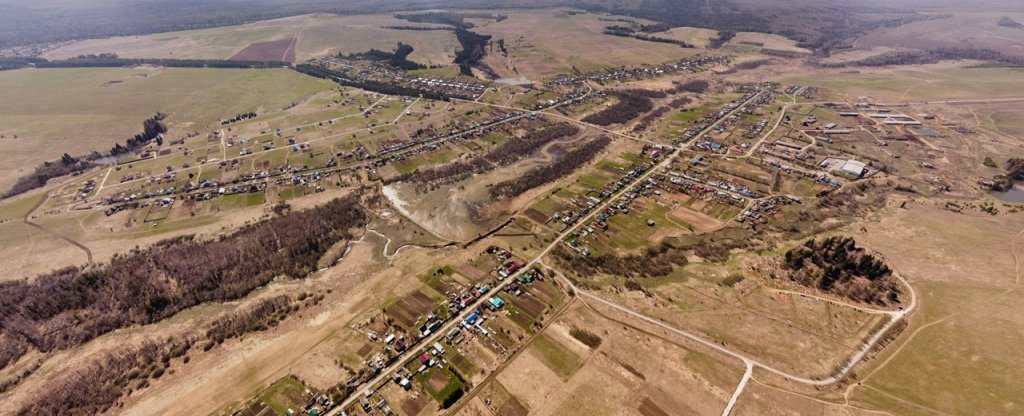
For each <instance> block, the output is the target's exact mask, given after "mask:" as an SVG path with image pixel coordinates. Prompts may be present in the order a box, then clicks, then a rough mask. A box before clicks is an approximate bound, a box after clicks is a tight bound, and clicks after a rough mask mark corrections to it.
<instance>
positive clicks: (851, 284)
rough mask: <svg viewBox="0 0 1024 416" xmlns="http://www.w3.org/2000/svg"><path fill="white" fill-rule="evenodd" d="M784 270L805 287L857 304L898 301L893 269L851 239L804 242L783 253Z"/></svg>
mask: <svg viewBox="0 0 1024 416" xmlns="http://www.w3.org/2000/svg"><path fill="white" fill-rule="evenodd" d="M783 267H784V268H785V269H786V270H789V271H790V272H791V273H790V279H791V280H793V281H795V282H797V283H799V284H801V285H804V286H808V287H815V288H818V289H819V290H822V291H824V292H829V293H834V294H837V295H840V296H844V297H847V298H849V299H852V300H856V301H858V302H865V303H872V304H888V303H898V302H899V293H900V288H899V285H898V284H897V283H896V281H895V279H893V278H892V277H891V275H892V270H891V269H889V267H888V266H886V265H885V262H883V261H882V260H880V259H877V258H875V257H874V256H872V255H870V254H867V253H866V252H865V251H864V249H863V248H860V247H857V244H856V242H855V241H854V240H853V238H850V237H828V238H825V239H822V240H821V241H817V240H814V239H810V240H807V241H806V242H805V243H804V244H802V245H800V246H798V247H796V248H793V249H791V250H789V251H787V252H786V254H785V256H784V260H783Z"/></svg>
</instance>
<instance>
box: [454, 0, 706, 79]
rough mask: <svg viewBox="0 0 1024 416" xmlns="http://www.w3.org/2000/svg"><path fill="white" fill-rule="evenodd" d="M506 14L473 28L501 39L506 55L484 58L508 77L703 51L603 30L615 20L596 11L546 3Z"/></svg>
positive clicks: (660, 59) (541, 76) (538, 75)
mask: <svg viewBox="0 0 1024 416" xmlns="http://www.w3.org/2000/svg"><path fill="white" fill-rule="evenodd" d="M507 15H508V19H505V20H502V21H500V22H485V23H481V24H480V25H478V27H477V28H475V29H474V30H475V31H476V32H478V33H482V34H487V35H491V36H493V37H494V39H504V40H505V45H506V47H507V48H508V51H509V59H507V60H506V59H504V58H503V57H502V56H501V55H499V54H497V53H492V54H489V55H488V56H487V58H486V59H485V62H487V63H488V64H489V65H490V66H491V67H492V68H493V69H494V70H495V71H497V72H498V73H499V74H500V75H502V76H505V77H509V78H517V77H519V76H525V77H527V78H529V79H531V80H534V81H539V80H542V79H544V78H546V77H550V76H552V75H555V74H558V73H564V72H568V71H569V70H570V69H571V68H573V67H575V68H577V69H579V70H580V71H591V70H595V69H599V68H607V67H617V66H622V65H632V66H636V65H642V64H652V65H653V64H659V63H663V62H667V61H671V60H676V59H680V58H684V57H688V56H693V55H695V54H697V53H699V52H700V51H701V50H700V49H686V48H680V47H679V46H678V45H673V44H666V43H656V42H647V41H642V40H637V39H632V38H623V37H618V36H611V35H605V34H603V33H601V32H602V31H603V30H604V28H605V27H606V26H610V25H612V24H613V23H612V22H608V21H602V20H600V19H599V16H598V15H596V14H589V13H583V14H575V15H570V14H569V13H567V12H566V11H565V10H561V9H545V10H536V11H515V12H509V13H507ZM601 18H605V19H607V17H601ZM598 45H600V46H598Z"/></svg>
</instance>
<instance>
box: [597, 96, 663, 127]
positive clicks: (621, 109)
mask: <svg viewBox="0 0 1024 416" xmlns="http://www.w3.org/2000/svg"><path fill="white" fill-rule="evenodd" d="M655 92H656V91H647V90H622V91H614V92H610V93H609V95H612V96H615V97H616V98H618V99H619V102H617V103H615V104H613V105H612V106H611V107H608V108H605V109H603V110H601V111H598V112H596V113H594V114H590V115H588V116H586V117H584V118H583V121H584V122H587V123H591V124H597V125H599V126H610V125H612V124H621V123H626V122H628V121H630V120H632V119H634V118H636V117H637V116H639V115H640V114H643V113H646V112H648V111H651V110H652V109H653V108H654V103H653V102H652V101H651V99H650V98H648V97H649V96H651V95H652V94H653V93H655ZM660 96H661V97H664V96H665V93H660ZM657 98H660V97H657Z"/></svg>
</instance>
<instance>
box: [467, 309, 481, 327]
mask: <svg viewBox="0 0 1024 416" xmlns="http://www.w3.org/2000/svg"><path fill="white" fill-rule="evenodd" d="M479 318H480V311H474V312H473V313H471V314H469V316H468V317H467V318H466V325H467V326H469V325H473V324H474V323H476V320H477V319H479Z"/></svg>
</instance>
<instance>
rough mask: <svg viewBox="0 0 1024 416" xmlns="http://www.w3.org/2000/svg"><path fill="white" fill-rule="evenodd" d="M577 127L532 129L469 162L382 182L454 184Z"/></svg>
mask: <svg viewBox="0 0 1024 416" xmlns="http://www.w3.org/2000/svg"><path fill="white" fill-rule="evenodd" d="M579 131H580V129H579V127H576V126H574V125H572V124H569V123H558V124H552V125H550V126H547V127H544V128H542V129H539V130H534V131H531V132H529V133H527V134H526V135H525V136H523V137H512V138H509V139H508V140H506V141H505V142H504V143H502V144H500V145H498V146H497V147H495V148H494V149H492V150H491V151H489V152H487V153H486V154H484V155H483V156H475V157H472V158H471V159H469V160H460V161H456V162H452V163H449V164H446V165H441V166H435V167H431V168H427V169H417V170H415V171H413V172H410V173H406V174H402V175H397V176H394V177H392V178H390V179H387V180H385V181H384V182H385V183H388V184H390V183H395V182H406V183H413V184H417V185H418V188H417V189H418V190H420V191H425V190H426V189H427V187H428V186H434V185H438V184H447V183H455V182H458V181H461V180H463V179H466V178H468V177H470V176H472V175H475V174H480V173H485V172H490V171H491V170H494V168H495V166H505V165H509V164H512V163H515V162H516V161H519V160H520V159H522V158H525V157H527V156H529V155H530V154H532V153H533V152H535V151H537V150H538V149H540V148H541V147H543V146H544V145H546V144H548V143H550V142H552V141H554V140H557V139H559V138H562V137H567V136H572V135H574V134H577V133H579Z"/></svg>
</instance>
